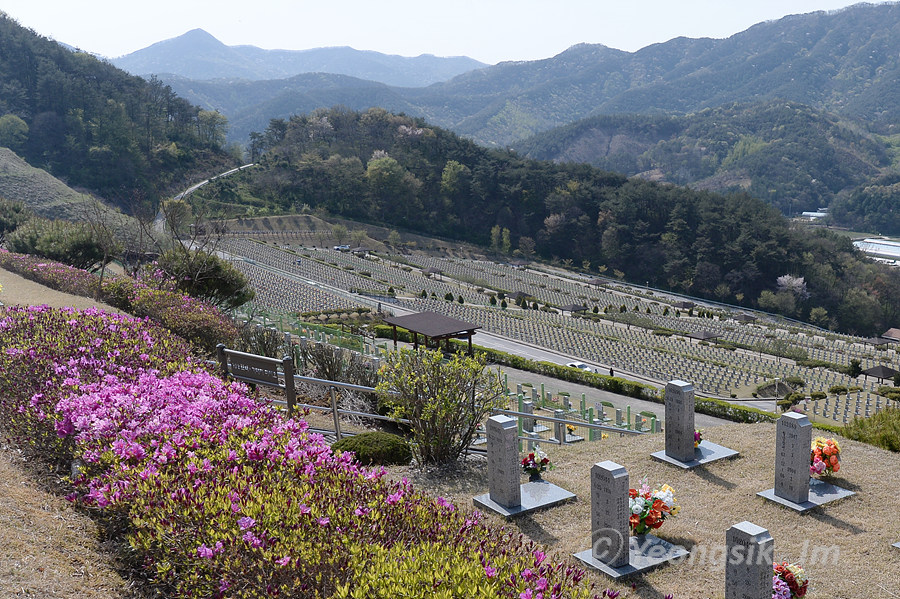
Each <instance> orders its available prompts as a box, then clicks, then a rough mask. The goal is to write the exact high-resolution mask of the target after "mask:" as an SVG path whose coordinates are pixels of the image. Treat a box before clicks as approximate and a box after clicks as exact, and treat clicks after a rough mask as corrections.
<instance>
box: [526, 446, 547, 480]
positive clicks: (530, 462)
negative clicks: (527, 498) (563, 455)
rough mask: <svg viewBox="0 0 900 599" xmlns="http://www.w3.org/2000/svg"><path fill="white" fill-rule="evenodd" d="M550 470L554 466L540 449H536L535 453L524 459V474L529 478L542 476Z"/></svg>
mask: <svg viewBox="0 0 900 599" xmlns="http://www.w3.org/2000/svg"><path fill="white" fill-rule="evenodd" d="M548 469H549V470H552V469H553V464H551V463H550V458H548V457H547V454H546V453H544V452H543V451H541V448H540V447H535V448H534V451H532V452H531V453H529V454H528V455H527V456H525V457H524V458H522V472H524V473H525V474H528V475H529V476H530V475H534V474H540V473H541V472H543V471H544V470H548Z"/></svg>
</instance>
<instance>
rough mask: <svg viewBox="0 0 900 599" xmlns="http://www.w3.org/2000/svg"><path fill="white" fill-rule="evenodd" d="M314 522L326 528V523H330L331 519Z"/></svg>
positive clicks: (320, 519)
mask: <svg viewBox="0 0 900 599" xmlns="http://www.w3.org/2000/svg"><path fill="white" fill-rule="evenodd" d="M316 522H318V523H319V526H328V523H329V522H331V518H327V517H326V518H319V519H318V520H316Z"/></svg>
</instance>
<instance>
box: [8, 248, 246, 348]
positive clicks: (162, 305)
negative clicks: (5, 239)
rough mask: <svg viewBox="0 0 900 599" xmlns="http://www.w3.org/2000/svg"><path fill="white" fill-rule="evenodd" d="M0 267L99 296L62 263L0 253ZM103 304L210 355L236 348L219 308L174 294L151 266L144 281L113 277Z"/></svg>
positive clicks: (93, 280) (92, 281) (80, 273)
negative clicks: (144, 320) (145, 319)
mask: <svg viewBox="0 0 900 599" xmlns="http://www.w3.org/2000/svg"><path fill="white" fill-rule="evenodd" d="M0 267H2V268H5V269H6V270H9V271H11V272H15V273H18V274H20V275H22V276H23V277H25V278H28V279H31V280H32V281H35V282H37V283H40V284H42V285H46V286H47V287H50V288H51V289H56V290H58V291H63V292H65V293H71V294H72V295H79V296H84V297H95V296H96V292H97V285H98V284H99V280H98V278H97V277H95V276H94V275H92V274H91V273H89V272H87V271H84V270H81V269H78V268H74V267H71V266H67V265H65V264H60V263H58V262H53V261H48V260H45V259H41V258H37V257H34V256H29V255H25V254H14V253H11V252H7V251H5V250H0ZM100 297H101V299H103V301H105V302H108V303H110V304H111V305H113V306H115V307H116V308H119V309H120V310H123V311H125V312H128V313H129V314H132V315H134V316H137V317H141V318H142V317H145V316H146V317H149V318H151V319H153V320H155V321H156V322H158V323H160V324H161V325H162V326H164V327H166V328H167V329H169V330H170V331H172V332H173V333H175V334H176V335H179V336H181V337H183V338H184V339H187V340H188V341H189V342H191V343H192V344H193V345H194V346H195V347H198V348H200V349H201V350H203V351H206V352H210V353H211V352H212V351H214V350H215V348H216V345H218V344H219V343H224V344H226V345H233V344H234V342H235V341H236V340H237V337H238V331H237V327H236V326H235V325H234V323H233V322H231V320H230V319H228V318H227V317H226V316H225V315H224V314H222V312H221V311H219V309H218V308H216V307H215V306H213V305H212V304H209V303H207V302H203V301H200V300H198V299H195V298H192V297H190V296H189V295H185V294H183V293H181V292H178V291H174V282H172V281H167V280H165V279H163V278H161V271H159V270H158V269H153V268H148V269H145V271H144V272H143V273H142V275H141V279H140V280H135V279H132V278H131V277H127V276H119V277H110V278H108V279H107V280H106V281H104V283H103V289H102V290H101V293H100Z"/></svg>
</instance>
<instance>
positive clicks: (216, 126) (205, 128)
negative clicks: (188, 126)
mask: <svg viewBox="0 0 900 599" xmlns="http://www.w3.org/2000/svg"><path fill="white" fill-rule="evenodd" d="M227 133H228V119H227V118H225V117H224V116H223V115H221V114H220V113H219V111H218V110H201V111H200V112H199V113H198V115H197V138H198V139H199V140H200V142H201V143H203V144H205V145H207V146H209V147H212V148H217V149H219V148H223V147H224V146H225V136H226V134H227Z"/></svg>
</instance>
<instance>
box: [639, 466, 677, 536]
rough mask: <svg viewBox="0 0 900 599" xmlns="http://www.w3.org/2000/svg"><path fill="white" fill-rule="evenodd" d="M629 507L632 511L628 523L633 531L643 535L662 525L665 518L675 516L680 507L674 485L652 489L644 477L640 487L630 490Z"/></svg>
mask: <svg viewBox="0 0 900 599" xmlns="http://www.w3.org/2000/svg"><path fill="white" fill-rule="evenodd" d="M628 509H629V511H630V512H631V516H630V517H629V518H628V524H629V526H630V527H631V531H632V533H634V534H638V535H642V534H646V533H648V532H650V531H651V530H656V529H657V528H659V527H660V526H662V524H663V522H664V521H665V519H666V518H668V517H669V516H673V517H674V516H675V515H676V514H677V513H678V511H679V509H680V508H679V506H678V505H677V503H676V500H675V491H674V489H672V487H670V486H669V485H663V486H662V487H660V488H659V489H653V490H651V489H650V487H649V485H647V483H646V479H644V480H642V481H641V486H640V488H638V489H629V490H628Z"/></svg>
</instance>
